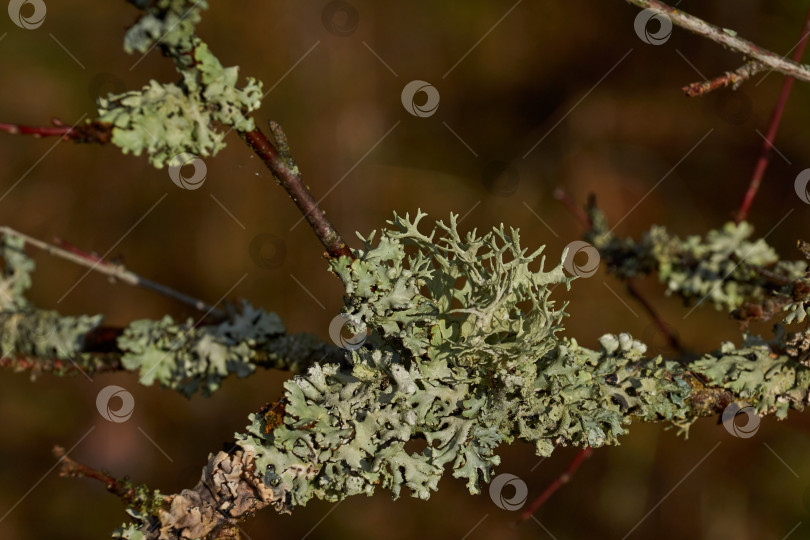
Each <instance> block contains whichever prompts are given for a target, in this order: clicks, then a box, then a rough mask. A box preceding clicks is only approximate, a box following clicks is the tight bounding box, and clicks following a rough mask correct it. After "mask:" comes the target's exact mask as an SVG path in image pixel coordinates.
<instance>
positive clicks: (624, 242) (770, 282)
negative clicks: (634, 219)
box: [585, 206, 810, 323]
mask: <svg viewBox="0 0 810 540" xmlns="http://www.w3.org/2000/svg"><path fill="white" fill-rule="evenodd" d="M589 213H590V219H591V223H592V228H591V230H590V231H588V232H587V233H586V235H585V238H586V240H588V241H589V242H591V243H592V244H593V245H594V246H595V247H596V248H598V249H599V252H600V254H601V262H602V263H603V264H605V265H606V266H607V267H608V269H609V271H611V272H613V273H614V274H615V275H616V277H618V278H619V279H625V280H626V279H630V278H633V277H635V276H638V275H646V274H652V273H655V274H657V276H658V279H659V280H660V281H661V283H663V284H664V285H665V286H666V291H667V294H677V295H678V296H680V297H681V298H683V299H684V302H686V303H695V304H696V305H700V304H703V303H705V302H707V301H708V302H710V303H712V304H713V305H714V306H715V307H717V308H718V309H724V310H727V311H729V312H734V314H735V316H737V317H738V318H739V319H740V320H742V321H748V320H765V319H770V318H771V317H773V316H774V315H775V314H777V313H779V312H782V311H788V312H789V313H788V317H787V319H786V322H788V323H790V322H801V321H803V320H804V318H805V313H806V310H807V309H808V308H810V304H808V302H810V279H808V276H807V261H806V260H796V261H789V260H780V259H779V257H778V256H777V254H776V252H775V251H774V250H773V249H772V248H771V247H770V246H769V245H768V244H767V243H765V241H764V240H762V239H757V240H751V236H752V234H753V232H754V229H753V227H752V226H751V225H750V224H748V223H746V222H742V223H731V222H730V223H727V224H725V225H724V226H723V228H722V229H718V230H713V231H709V232H708V233H707V234H706V235H705V237H699V236H690V237H688V238H685V239H681V238H678V237H677V236H674V235H672V234H670V233H669V232H668V231H667V230H666V229H665V228H664V227H659V226H655V227H652V228H651V229H650V230H649V231H647V232H646V233H645V234H644V236H643V238H642V239H641V240H640V241H638V242H636V241H634V240H632V239H629V238H618V237H617V236H616V235H615V234H614V233H613V232H612V231H611V230H610V228H609V227H608V224H607V221H606V219H605V216H604V214H603V213H602V212H601V211H599V210H598V209H597V208H596V207H595V206H592V207H591V208H590V210H589ZM800 245H801V246H805V244H804V243H801V244H800ZM802 251H803V252H804V254H805V256H806V257H807V256H808V255H810V249H807V248H803V249H802Z"/></svg>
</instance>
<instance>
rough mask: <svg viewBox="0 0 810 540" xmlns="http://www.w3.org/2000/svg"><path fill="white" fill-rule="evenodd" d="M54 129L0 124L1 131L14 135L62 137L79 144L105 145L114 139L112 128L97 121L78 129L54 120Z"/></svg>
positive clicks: (81, 125)
mask: <svg viewBox="0 0 810 540" xmlns="http://www.w3.org/2000/svg"><path fill="white" fill-rule="evenodd" d="M52 122H53V127H43V126H21V125H18V124H0V131H4V132H6V133H11V134H12V135H32V136H34V137H37V138H39V137H62V138H63V139H65V140H71V141H74V142H78V143H97V144H105V143H107V142H109V141H110V139H111V138H112V126H111V125H110V124H107V123H105V122H99V121H97V120H95V121H93V122H86V123H84V124H79V125H78V126H76V127H70V126H66V125H64V124H63V123H62V122H60V121H59V120H57V119H53V120H52Z"/></svg>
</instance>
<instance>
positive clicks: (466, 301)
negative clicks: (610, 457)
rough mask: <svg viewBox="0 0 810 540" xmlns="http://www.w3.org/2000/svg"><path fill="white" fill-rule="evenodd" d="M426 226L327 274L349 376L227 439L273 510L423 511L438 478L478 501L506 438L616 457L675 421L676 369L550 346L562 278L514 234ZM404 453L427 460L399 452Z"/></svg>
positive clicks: (635, 346)
mask: <svg viewBox="0 0 810 540" xmlns="http://www.w3.org/2000/svg"><path fill="white" fill-rule="evenodd" d="M423 216H424V215H423V214H418V215H417V216H416V218H415V219H414V220H412V221H411V220H410V219H409V218H408V216H406V217H405V218H401V217H395V219H394V221H393V222H391V223H392V225H393V228H392V229H391V230H384V231H382V234H381V235H380V238H379V241H378V242H377V243H376V245H374V244H373V243H372V242H373V237H374V235H371V236H370V237H369V238H368V239H364V244H365V245H364V248H363V250H361V251H358V252H357V253H356V258H355V259H353V260H352V259H349V258H341V259H338V260H335V261H333V262H332V268H333V270H334V271H335V273H337V274H338V275H339V276H340V277H341V279H342V280H343V282H344V284H345V288H346V294H347V298H346V304H347V314H348V315H349V318H350V319H351V321H353V324H354V325H355V326H356V327H360V326H365V327H366V328H367V329H368V330H370V331H371V332H372V336H371V337H370V338H369V340H367V342H366V346H364V347H363V348H361V349H359V350H356V351H353V352H352V353H351V354H350V360H349V365H348V366H344V367H341V366H339V365H334V364H333V365H329V364H326V365H314V366H312V367H311V368H310V369H309V370H308V372H307V373H306V374H302V375H300V376H297V377H295V378H294V379H293V380H291V381H289V382H287V384H286V386H285V388H286V392H285V396H284V399H283V401H282V402H281V403H282V406H283V412H284V415H283V422H281V423H279V422H278V421H277V418H276V416H275V415H270V416H267V415H263V414H255V415H252V416H251V425H250V426H249V428H248V433H247V434H243V435H238V440H239V442H240V444H241V445H242V447H250V448H253V449H255V451H256V463H257V471H259V472H260V474H263V478H264V480H265V481H266V482H267V483H268V484H269V485H271V486H273V487H274V489H275V490H276V493H277V495H278V496H279V498H280V499H281V500H282V501H283V504H282V505H281V509H289V507H291V506H295V505H300V504H304V503H306V502H307V501H308V500H309V499H310V498H312V497H318V498H323V499H328V500H339V499H342V498H344V497H346V496H349V495H353V494H360V493H364V494H371V493H372V492H373V491H374V490H375V488H377V487H383V488H387V489H389V490H391V491H392V492H393V494H394V496H397V495H399V494H400V492H401V491H402V489H403V488H406V489H407V490H409V491H410V493H411V494H412V495H414V496H417V497H420V498H427V497H428V496H429V495H430V492H431V491H433V490H435V489H436V485H437V483H438V481H439V479H440V477H441V475H442V474H443V472H444V468H445V466H446V465H448V464H449V465H451V467H452V469H453V475H454V476H455V477H457V478H463V479H465V480H466V481H467V485H468V487H469V489H470V491H471V492H473V493H475V492H478V491H479V489H480V485H481V483H482V482H487V481H489V479H490V478H491V474H492V470H493V468H494V466H496V465H497V464H498V463H499V458H498V456H497V455H496V454H495V450H496V448H497V447H498V446H499V445H500V444H501V443H503V442H509V441H512V440H513V439H514V438H521V439H524V440H527V441H531V442H533V443H535V444H536V446H537V451H538V453H539V454H541V455H549V454H550V453H551V451H552V450H553V448H554V447H555V446H557V445H560V444H574V445H578V446H592V447H598V446H602V445H604V444H609V443H613V442H615V441H616V438H617V437H618V436H619V435H621V434H623V433H624V432H625V425H626V424H627V423H629V422H630V419H631V418H632V417H638V418H643V419H646V420H670V421H675V422H681V421H683V420H684V419H685V418H686V417H687V411H688V407H687V405H686V399H687V396H688V394H689V390H690V387H689V385H688V384H686V382H684V381H683V380H682V379H680V378H678V377H672V376H671V374H672V372H673V371H677V369H678V366H677V365H676V364H674V363H672V362H664V361H663V360H662V359H661V358H656V359H653V360H644V361H642V359H643V355H644V352H645V350H646V347H645V346H644V345H643V344H641V343H639V342H638V341H635V340H633V339H632V338H631V337H630V336H629V335H627V334H621V335H619V336H614V335H606V336H604V337H603V338H602V340H601V344H602V349H601V351H599V352H596V351H590V350H588V349H585V348H582V347H580V346H579V345H578V344H577V343H576V342H575V341H573V340H560V339H558V338H557V336H556V333H557V332H558V331H559V330H560V329H561V326H560V323H561V320H562V317H563V312H562V310H561V309H556V308H555V306H554V302H553V301H552V300H550V299H549V296H550V294H551V288H552V287H554V286H555V285H565V286H567V285H568V283H569V282H570V281H571V278H569V277H566V275H565V274H564V273H563V271H562V267H561V264H558V265H557V266H555V267H553V268H551V269H550V270H545V269H544V267H545V264H544V263H545V261H544V260H543V259H541V260H539V261H538V260H537V259H539V258H540V257H539V256H540V252H541V250H538V251H536V252H533V253H527V251H526V250H525V249H524V248H522V247H521V246H520V240H519V235H518V231H516V230H509V231H508V232H507V231H506V230H505V229H504V228H503V227H501V228H497V229H494V230H493V231H491V232H489V233H487V234H485V235H483V236H481V237H479V236H477V235H476V233H475V232H474V231H473V232H472V233H469V234H468V235H466V236H465V237H464V238H462V237H461V236H460V234H459V233H458V230H457V226H456V222H455V219H454V218H452V217H451V220H450V224H449V225H444V224H442V223H439V224H438V231H440V233H441V235H440V236H439V235H437V230H434V231H433V232H432V233H430V234H428V235H426V234H423V233H421V232H420V231H419V230H418V228H417V226H418V223H419V221H420V220H421V219H422V217H423ZM437 236H438V237H437ZM530 266H532V267H534V266H537V267H538V269H537V270H533V269H532V268H530ZM415 441H423V442H422V444H421V446H422V447H423V448H421V449H420V450H417V451H414V450H412V449H409V448H407V447H406V445H408V444H409V443H410V444H414V443H415Z"/></svg>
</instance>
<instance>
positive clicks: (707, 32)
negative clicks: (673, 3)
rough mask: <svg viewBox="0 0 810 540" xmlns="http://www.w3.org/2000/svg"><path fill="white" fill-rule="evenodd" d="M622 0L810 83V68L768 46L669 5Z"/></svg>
mask: <svg viewBox="0 0 810 540" xmlns="http://www.w3.org/2000/svg"><path fill="white" fill-rule="evenodd" d="M625 1H626V2H628V3H630V4H633V5H634V6H637V7H640V8H642V9H649V10H651V11H653V12H654V13H656V14H660V15H664V16H666V17H667V18H668V19H669V20H670V21H672V23H673V24H675V25H677V26H680V27H681V28H684V29H686V30H689V31H690V32H692V33H694V34H697V35H699V36H702V37H705V38H707V39H710V40H711V41H714V42H715V43H719V44H720V45H723V46H724V47H726V48H728V49H731V50H734V51H737V52H739V53H741V54H743V55H744V56H746V57H747V58H750V59H752V60H755V61H757V62H759V63H761V64H762V65H763V66H765V68H767V69H772V70H773V71H778V72H779V73H782V74H784V75H788V76H790V77H793V78H795V79H798V80H800V81H804V82H810V67H807V66H805V65H802V64H799V63H798V62H796V61H793V60H788V59H786V58H783V57H782V56H780V55H778V54H776V53H774V52H771V51H769V50H767V49H763V48H762V47H760V46H759V45H757V44H755V43H752V42H750V41H748V40H747V39H743V38H741V37H739V36H738V35H737V33H736V32H734V31H733V30H728V29H725V28H720V27H718V26H715V25H713V24H710V23H707V22H706V21H704V20H703V19H699V18H697V17H695V16H693V15H689V14H688V13H684V12H683V11H681V10H679V9H675V8H673V7H670V6H669V5H667V4H665V3H664V2H660V1H659V0H625Z"/></svg>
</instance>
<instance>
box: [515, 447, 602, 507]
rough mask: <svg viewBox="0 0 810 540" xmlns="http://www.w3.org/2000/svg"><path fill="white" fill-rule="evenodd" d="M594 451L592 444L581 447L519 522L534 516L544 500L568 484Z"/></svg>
mask: <svg viewBox="0 0 810 540" xmlns="http://www.w3.org/2000/svg"><path fill="white" fill-rule="evenodd" d="M592 453H593V449H592V448H591V447H590V446H586V447H585V448H581V449H580V450H579V452H577V455H576V456H574V459H573V460H571V463H570V464H569V465H568V468H567V469H566V470H565V472H564V473H562V474H561V475H560V476H559V477H557V479H556V480H554V481H553V482H552V483H551V484H550V485H549V486H548V487H547V488H546V489H545V491H543V493H541V494H540V496H539V497H537V498H536V499H535V500H534V501H532V504H530V505H529V507H528V508H526V510H524V511H523V513H522V514H521V515H520V518H519V519H518V523H522V522H524V521H526V520H527V519H529V518H530V517H532V515H533V514H534V513H535V512H537V509H538V508H540V507H541V506H542V505H543V503H544V502H546V501H547V500H548V499H549V498H550V497H551V496H552V495H554V493H555V492H556V491H557V490H558V489H560V488H561V487H562V486H563V485H564V484H567V483H568V482H569V481H570V480H571V477H572V476H574V473H576V472H577V469H579V466H580V465H582V462H583V461H585V460H586V459H587V458H589V457H591V454H592Z"/></svg>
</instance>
